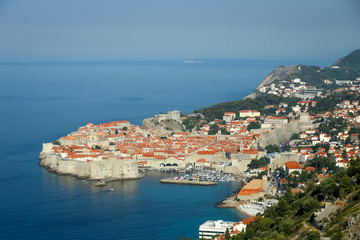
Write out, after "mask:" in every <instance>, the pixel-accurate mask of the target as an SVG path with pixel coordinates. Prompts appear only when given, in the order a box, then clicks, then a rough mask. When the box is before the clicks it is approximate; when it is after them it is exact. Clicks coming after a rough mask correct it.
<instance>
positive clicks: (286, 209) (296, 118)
mask: <svg viewBox="0 0 360 240" xmlns="http://www.w3.org/2000/svg"><path fill="white" fill-rule="evenodd" d="M40 165H42V166H44V167H45V168H47V169H49V170H50V171H54V172H56V173H58V174H69V175H73V176H76V177H79V178H89V179H91V180H104V181H113V180H126V179H137V178H139V177H140V174H139V170H141V171H147V170H149V169H156V170H159V171H161V170H166V171H167V170H169V171H177V172H187V171H194V172H196V171H209V172H217V173H220V172H221V173H222V174H232V175H236V176H241V178H242V179H244V182H243V184H242V187H241V189H240V190H239V191H238V192H237V193H236V194H234V195H232V196H230V197H229V198H227V199H226V200H225V201H223V202H222V203H220V204H219V206H221V207H236V208H237V209H238V210H240V211H242V212H244V213H246V214H247V215H249V216H252V217H251V218H249V219H246V220H243V221H240V222H238V223H231V222H228V223H227V225H226V226H227V227H226V228H222V229H223V230H222V231H223V232H222V233H223V235H221V234H220V237H217V238H214V239H233V240H236V239H259V238H260V239H268V238H271V239H290V238H291V239H320V236H321V234H322V235H323V236H327V237H331V239H359V237H360V236H359V232H360V229H359V226H360V50H355V51H353V52H352V53H350V54H349V55H347V56H345V57H343V58H340V59H339V60H337V61H336V62H335V63H334V64H333V65H332V66H331V67H328V68H320V67H317V66H306V65H295V66H290V67H284V66H281V67H278V68H277V69H275V70H274V71H273V72H272V73H270V74H269V75H268V76H267V77H266V78H265V79H264V81H263V82H262V83H260V84H259V86H258V87H257V88H256V89H255V91H254V93H253V94H251V95H250V96H248V97H246V98H245V99H243V100H238V101H232V102H225V103H219V104H216V105H213V106H210V107H207V108H202V109H198V110H195V111H194V112H192V113H190V114H185V113H181V112H180V111H176V110H175V111H170V112H168V113H160V114H158V115H156V116H154V117H152V118H147V119H144V121H143V124H142V126H136V125H132V124H130V122H128V121H113V122H109V123H101V124H98V125H97V124H92V123H88V124H87V125H85V126H82V127H79V128H78V130H76V131H74V132H72V133H70V134H68V135H67V136H64V137H61V138H59V139H57V140H55V141H54V142H52V143H44V144H43V150H42V152H41V153H40ZM205 178H208V177H205ZM205 178H204V179H201V178H200V177H196V181H204V183H200V185H207V184H208V183H207V182H206V181H207V179H205ZM176 180H177V179H170V180H165V181H163V182H166V183H174V181H176ZM181 181H182V182H175V183H186V184H188V182H187V181H188V180H187V179H185V180H181ZM211 184H216V183H211ZM210 222H211V221H210ZM220 223H222V222H221V221H220V222H218V224H220ZM209 224H210V223H209ZM209 224H208V225H209ZM208 225H206V226H207V227H209V226H210V225H209V226H208ZM226 229H227V230H226ZM225 230H226V232H225ZM320 230H322V232H321V233H320ZM204 232H206V233H207V232H208V230H206V231H205V230H204V231H202V233H204ZM210 235H211V234H210ZM199 237H200V238H201V237H202V236H201V235H200V236H199ZM208 237H209V238H211V237H213V236H212V235H211V236H208Z"/></svg>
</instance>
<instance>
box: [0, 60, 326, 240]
mask: <svg viewBox="0 0 360 240" xmlns="http://www.w3.org/2000/svg"><path fill="white" fill-rule="evenodd" d="M297 63H302V64H314V65H315V64H316V65H322V66H328V65H330V64H331V61H327V60H321V61H319V60H306V61H304V60H302V61H292V60H208V61H206V62H205V63H183V62H182V61H180V60H179V61H175V60H171V61H105V62H38V63H0V123H1V126H0V217H1V218H0V239H38V240H40V239H134V240H140V239H141V240H143V239H157V240H170V239H177V237H178V235H179V234H180V236H181V237H191V238H192V239H194V238H198V227H199V225H200V224H202V223H203V222H205V221H206V220H209V219H212V220H218V219H222V220H231V221H239V220H241V219H243V218H244V217H245V216H244V215H242V214H240V213H238V212H236V211H235V210H233V209H219V208H215V204H216V202H219V201H221V200H222V199H224V198H225V197H226V195H228V194H231V193H232V192H234V191H236V189H237V188H238V183H237V182H232V183H220V184H219V185H217V186H210V187H200V186H182V185H166V184H160V183H159V179H161V178H164V177H168V175H166V174H165V173H148V174H146V175H145V176H144V178H143V179H140V180H133V181H121V182H112V183H110V184H108V186H106V187H95V186H93V185H92V184H91V183H90V182H89V181H87V180H79V179H76V178H74V177H70V176H58V175H56V174H54V173H50V172H48V171H47V170H45V169H43V168H42V167H40V166H39V165H38V156H39V152H40V151H41V148H42V143H43V142H51V141H54V140H56V139H58V138H59V137H61V136H64V135H66V134H68V133H70V132H72V131H75V130H77V128H78V127H79V126H82V125H85V124H87V123H88V122H92V123H94V124H98V123H102V122H109V121H114V120H129V121H130V122H131V123H132V124H137V125H141V122H142V119H144V118H146V117H152V116H153V115H155V114H157V113H159V112H167V111H171V110H180V111H181V112H187V113H190V112H192V111H193V110H195V109H200V108H203V107H207V106H210V105H213V104H216V103H219V102H225V101H233V100H239V99H242V98H243V97H245V96H247V95H248V94H250V93H252V92H253V90H254V89H255V88H256V87H257V85H258V84H259V83H260V82H261V81H262V80H263V79H264V78H265V77H266V76H267V75H268V74H269V73H270V72H271V71H272V70H274V68H275V67H276V66H279V65H292V64H297ZM111 188H113V189H114V191H109V189H111Z"/></svg>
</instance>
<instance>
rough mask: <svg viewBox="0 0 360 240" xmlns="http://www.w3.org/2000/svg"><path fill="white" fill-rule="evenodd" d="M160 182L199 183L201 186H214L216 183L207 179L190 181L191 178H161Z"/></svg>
mask: <svg viewBox="0 0 360 240" xmlns="http://www.w3.org/2000/svg"><path fill="white" fill-rule="evenodd" d="M160 182H161V183H168V184H184V185H201V186H214V185H217V182H209V181H192V180H181V179H179V180H176V179H171V178H166V179H161V180H160Z"/></svg>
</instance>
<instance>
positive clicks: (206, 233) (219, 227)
mask: <svg viewBox="0 0 360 240" xmlns="http://www.w3.org/2000/svg"><path fill="white" fill-rule="evenodd" d="M233 226H234V222H229V221H223V220H217V221H213V220H208V221H206V222H205V223H203V224H201V225H200V227H199V238H205V239H211V238H212V237H213V236H215V235H218V234H220V235H221V234H224V233H225V232H226V229H227V228H232V227H233Z"/></svg>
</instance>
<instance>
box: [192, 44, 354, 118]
mask: <svg viewBox="0 0 360 240" xmlns="http://www.w3.org/2000/svg"><path fill="white" fill-rule="evenodd" d="M359 77H360V49H358V50H355V51H353V52H351V53H350V54H349V55H347V56H345V57H342V58H340V59H339V60H337V61H336V62H335V63H334V64H333V66H332V67H327V68H321V67H319V66H308V65H301V64H299V65H294V66H288V67H286V66H280V67H277V68H276V69H275V70H274V71H273V72H271V73H270V74H269V75H268V76H267V77H266V78H265V79H264V80H263V81H262V82H261V83H260V84H259V86H258V87H257V88H256V89H255V91H254V93H253V94H251V95H249V96H248V97H246V98H244V99H243V100H238V101H231V102H225V103H220V104H216V105H213V106H210V107H207V108H202V109H198V110H195V111H194V112H195V113H201V114H203V115H204V116H205V118H206V119H215V118H222V116H223V114H224V112H237V111H239V110H245V109H255V110H259V111H263V110H264V107H265V106H266V105H277V104H279V103H280V102H286V103H288V104H289V107H291V106H294V105H293V104H294V103H295V105H296V101H295V100H296V99H297V98H296V97H297V96H296V95H295V96H288V97H280V96H276V95H275V96H274V95H273V94H263V93H264V92H266V91H268V90H265V91H262V90H264V89H270V87H269V86H270V85H271V84H274V85H275V88H290V86H291V85H294V82H293V81H294V79H299V81H301V82H300V83H296V84H297V86H301V85H304V84H305V86H307V88H313V87H315V88H318V89H324V90H330V91H333V90H336V89H339V88H344V86H345V87H346V86H349V85H342V84H341V83H337V82H336V80H350V81H353V84H358V83H357V82H356V81H355V80H356V79H357V78H359ZM324 80H327V81H328V82H326V81H324ZM296 84H295V85H296ZM347 84H348V83H347ZM266 93H267V92H266ZM262 113H263V112H262Z"/></svg>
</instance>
